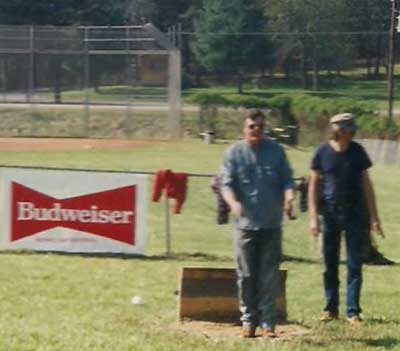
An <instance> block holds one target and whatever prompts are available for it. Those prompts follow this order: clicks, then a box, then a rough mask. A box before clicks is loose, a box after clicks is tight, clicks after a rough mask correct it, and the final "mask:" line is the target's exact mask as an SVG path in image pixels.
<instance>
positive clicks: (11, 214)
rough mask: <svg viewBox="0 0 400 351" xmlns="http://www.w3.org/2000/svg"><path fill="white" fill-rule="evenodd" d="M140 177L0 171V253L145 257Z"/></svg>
mask: <svg viewBox="0 0 400 351" xmlns="http://www.w3.org/2000/svg"><path fill="white" fill-rule="evenodd" d="M146 180H147V176H145V175H132V174H126V173H125V174H124V173H111V172H109V173H107V172H84V171H76V172H75V171H61V170H60V171H58V170H57V171H55V170H35V169H17V168H3V169H0V186H1V188H0V190H1V191H0V198H1V203H0V216H1V220H2V223H1V225H0V248H1V249H3V250H4V249H6V250H21V249H27V250H37V251H65V252H110V253H116V252H120V253H133V254H144V249H145V241H146V227H145V215H146V214H145V211H146V196H145V195H146Z"/></svg>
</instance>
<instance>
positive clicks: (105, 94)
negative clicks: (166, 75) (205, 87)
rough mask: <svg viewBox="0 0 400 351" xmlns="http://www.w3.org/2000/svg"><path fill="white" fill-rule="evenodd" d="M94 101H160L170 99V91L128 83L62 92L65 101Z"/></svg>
mask: <svg viewBox="0 0 400 351" xmlns="http://www.w3.org/2000/svg"><path fill="white" fill-rule="evenodd" d="M86 92H87V94H88V97H89V100H90V101H91V102H94V103H105V104H107V103H108V104H126V103H127V102H130V103H160V102H166V101H168V91H167V88H165V87H131V86H127V85H114V86H101V87H99V88H98V89H97V90H95V89H88V90H87V91H85V90H84V89H82V90H70V91H64V92H63V93H62V94H61V100H62V102H63V103H71V102H74V103H83V102H84V101H85V99H86ZM36 95H37V96H40V97H42V98H46V99H48V101H53V100H54V95H52V94H49V93H37V94H36Z"/></svg>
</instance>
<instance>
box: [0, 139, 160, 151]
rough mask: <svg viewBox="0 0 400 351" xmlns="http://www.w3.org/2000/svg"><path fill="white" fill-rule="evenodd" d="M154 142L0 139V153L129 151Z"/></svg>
mask: <svg viewBox="0 0 400 351" xmlns="http://www.w3.org/2000/svg"><path fill="white" fill-rule="evenodd" d="M150 144H154V141H142V140H140V141H139V140H117V139H72V138H71V139H63V138H56V139H53V138H48V139H47V138H46V139H42V138H0V151H49V150H51V151H79V150H82V151H85V150H130V149H136V148H141V147H145V146H146V145H150Z"/></svg>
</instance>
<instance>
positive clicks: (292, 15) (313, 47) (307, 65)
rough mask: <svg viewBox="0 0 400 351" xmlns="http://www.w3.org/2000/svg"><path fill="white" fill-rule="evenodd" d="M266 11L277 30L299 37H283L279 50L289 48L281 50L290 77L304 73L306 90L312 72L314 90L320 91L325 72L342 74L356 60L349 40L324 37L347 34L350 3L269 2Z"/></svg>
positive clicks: (337, 0) (318, 0)
mask: <svg viewBox="0 0 400 351" xmlns="http://www.w3.org/2000/svg"><path fill="white" fill-rule="evenodd" d="M265 11H266V14H267V16H268V17H269V19H270V23H271V27H272V28H273V29H274V30H276V31H280V32H285V31H286V32H290V33H296V32H297V33H299V34H298V35H294V36H291V37H289V38H282V37H280V38H279V40H280V43H277V46H278V47H284V46H286V47H288V48H287V49H286V50H281V51H282V52H283V53H284V54H285V56H284V57H282V58H281V61H283V62H284V65H286V71H287V73H290V69H292V70H293V69H297V70H298V71H301V74H302V82H303V87H304V88H307V87H308V84H309V80H308V72H309V71H310V70H311V72H312V89H313V90H318V89H319V72H320V70H321V69H326V70H327V71H328V72H330V71H331V70H336V71H338V72H339V71H340V69H341V67H343V66H344V65H345V64H346V63H347V62H348V61H349V59H350V58H352V57H353V54H354V50H353V45H352V43H351V41H349V40H348V38H346V37H345V36H334V35H327V34H320V33H321V32H337V31H338V30H340V31H344V30H346V26H347V23H346V21H347V20H348V17H349V9H348V7H347V6H346V0H335V1H332V0H267V3H266V7H265ZM347 27H348V26H347ZM293 58H295V59H297V62H294V61H293Z"/></svg>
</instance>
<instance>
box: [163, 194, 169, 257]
mask: <svg viewBox="0 0 400 351" xmlns="http://www.w3.org/2000/svg"><path fill="white" fill-rule="evenodd" d="M164 204H165V206H164V218H165V254H166V255H167V256H168V257H169V256H170V255H171V231H170V229H171V226H170V218H169V199H168V196H167V193H166V192H165V194H164Z"/></svg>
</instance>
